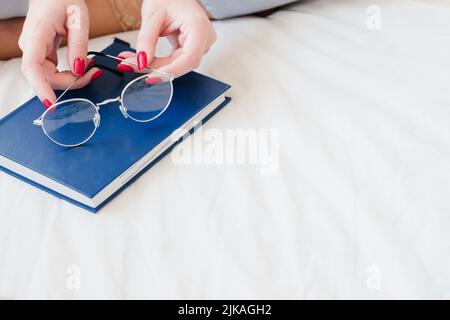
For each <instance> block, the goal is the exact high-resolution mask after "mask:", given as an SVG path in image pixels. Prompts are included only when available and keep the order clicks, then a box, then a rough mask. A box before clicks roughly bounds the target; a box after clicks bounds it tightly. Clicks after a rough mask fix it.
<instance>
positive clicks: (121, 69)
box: [117, 64, 134, 72]
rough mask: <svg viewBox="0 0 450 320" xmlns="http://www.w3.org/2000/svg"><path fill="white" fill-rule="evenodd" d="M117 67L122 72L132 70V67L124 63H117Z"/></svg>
mask: <svg viewBox="0 0 450 320" xmlns="http://www.w3.org/2000/svg"><path fill="white" fill-rule="evenodd" d="M117 69H119V71H122V72H133V71H134V69H133V67H131V66H129V65H126V64H119V65H118V66H117Z"/></svg>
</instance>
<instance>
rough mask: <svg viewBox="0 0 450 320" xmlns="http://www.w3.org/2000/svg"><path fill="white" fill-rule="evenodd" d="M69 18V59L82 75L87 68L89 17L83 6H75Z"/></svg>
mask: <svg viewBox="0 0 450 320" xmlns="http://www.w3.org/2000/svg"><path fill="white" fill-rule="evenodd" d="M73 10H74V12H71V13H69V15H68V18H67V29H68V38H67V48H68V51H67V59H68V61H69V65H70V68H71V70H72V72H73V73H74V74H75V75H78V76H82V75H83V74H84V72H85V70H86V56H87V47H88V40H89V17H88V14H87V12H86V11H85V9H84V8H82V7H76V6H74V8H73Z"/></svg>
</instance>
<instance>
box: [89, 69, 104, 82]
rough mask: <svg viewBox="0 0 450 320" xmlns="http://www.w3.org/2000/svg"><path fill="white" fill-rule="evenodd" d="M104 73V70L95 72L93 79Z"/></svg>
mask: <svg viewBox="0 0 450 320" xmlns="http://www.w3.org/2000/svg"><path fill="white" fill-rule="evenodd" d="M102 74H103V71H102V70H98V71H97V72H96V73H94V74H93V75H92V78H91V81H94V80H95V79H98V78H100V77H101V76H102Z"/></svg>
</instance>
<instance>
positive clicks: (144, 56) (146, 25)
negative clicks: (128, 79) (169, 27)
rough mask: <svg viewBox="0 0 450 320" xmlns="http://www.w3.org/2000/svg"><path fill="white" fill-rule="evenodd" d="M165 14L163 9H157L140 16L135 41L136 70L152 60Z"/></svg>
mask: <svg viewBox="0 0 450 320" xmlns="http://www.w3.org/2000/svg"><path fill="white" fill-rule="evenodd" d="M165 15H166V14H165V12H164V11H160V12H159V11H158V12H156V13H155V14H153V15H151V16H150V17H143V18H142V25H141V30H140V31H139V36H138V39H137V43H136V48H137V51H138V54H137V63H138V70H142V69H144V68H145V67H147V66H148V64H149V63H150V62H151V61H152V60H153V57H154V55H155V51H156V44H157V43H158V39H159V35H160V34H161V29H162V26H163V24H164V19H165Z"/></svg>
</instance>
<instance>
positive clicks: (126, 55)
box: [117, 51, 145, 73]
mask: <svg viewBox="0 0 450 320" xmlns="http://www.w3.org/2000/svg"><path fill="white" fill-rule="evenodd" d="M117 58H118V59H121V60H124V61H119V64H118V65H117V69H118V70H119V71H122V72H142V73H145V69H141V70H140V71H138V66H137V62H136V53H135V52H131V51H122V52H121V53H119V55H118V56H117Z"/></svg>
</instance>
